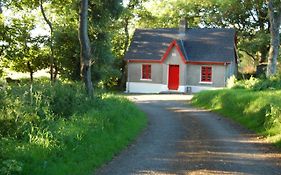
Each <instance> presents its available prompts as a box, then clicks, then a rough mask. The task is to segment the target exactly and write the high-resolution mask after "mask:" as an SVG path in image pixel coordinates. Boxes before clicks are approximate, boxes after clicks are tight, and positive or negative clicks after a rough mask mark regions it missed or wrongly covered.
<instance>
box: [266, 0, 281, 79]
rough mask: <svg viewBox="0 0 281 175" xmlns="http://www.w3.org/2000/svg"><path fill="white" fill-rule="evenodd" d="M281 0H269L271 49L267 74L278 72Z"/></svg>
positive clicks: (268, 75)
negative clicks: (280, 0)
mask: <svg viewBox="0 0 281 175" xmlns="http://www.w3.org/2000/svg"><path fill="white" fill-rule="evenodd" d="M280 10H281V2H279V0H277V1H276V0H269V1H268V13H269V20H270V36H271V38H270V49H269V54H268V65H267V72H266V76H267V77H270V76H272V75H275V74H276V65H277V58H278V53H279V45H280V36H279V28H280V23H281V12H280Z"/></svg>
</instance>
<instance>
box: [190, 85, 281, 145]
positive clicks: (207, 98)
mask: <svg viewBox="0 0 281 175" xmlns="http://www.w3.org/2000/svg"><path fill="white" fill-rule="evenodd" d="M280 97H281V90H267V91H253V90H246V89H229V90H217V91H203V92H201V93H198V94H195V96H194V97H193V99H192V104H193V105H195V106H198V107H202V108H205V109H210V110H212V111H214V112H217V113H219V114H221V115H223V116H226V117H229V118H232V119H233V120H235V121H237V122H239V123H241V124H242V125H243V126H245V127H247V128H249V129H251V130H254V131H256V132H257V133H258V134H261V135H263V136H266V138H267V140H268V141H269V142H272V143H275V144H276V145H277V146H279V147H281V98H280Z"/></svg>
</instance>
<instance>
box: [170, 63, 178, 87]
mask: <svg viewBox="0 0 281 175" xmlns="http://www.w3.org/2000/svg"><path fill="white" fill-rule="evenodd" d="M179 73H180V69H179V65H169V75H168V76H169V79H168V88H169V90H178V88H179Z"/></svg>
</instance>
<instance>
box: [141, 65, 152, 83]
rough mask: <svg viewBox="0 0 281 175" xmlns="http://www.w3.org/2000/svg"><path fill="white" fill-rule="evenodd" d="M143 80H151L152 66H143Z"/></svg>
mask: <svg viewBox="0 0 281 175" xmlns="http://www.w3.org/2000/svg"><path fill="white" fill-rule="evenodd" d="M142 79H148V80H150V79H151V65H150V64H143V65H142Z"/></svg>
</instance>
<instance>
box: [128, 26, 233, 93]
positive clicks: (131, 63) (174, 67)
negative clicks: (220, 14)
mask: <svg viewBox="0 0 281 175" xmlns="http://www.w3.org/2000/svg"><path fill="white" fill-rule="evenodd" d="M237 57H238V56H237V52H236V32H235V30H234V29H226V28H187V25H186V24H185V22H183V21H181V24H180V27H179V29H174V28H165V29H136V31H135V33H134V37H133V40H132V43H131V45H130V47H129V49H128V51H127V53H126V55H125V60H126V61H127V69H128V71H127V72H128V75H127V84H126V91H127V92H128V93H161V92H169V91H171V92H187V91H191V92H199V91H201V90H205V89H214V88H221V87H225V86H226V81H227V79H228V78H230V77H231V76H233V75H236V73H237Z"/></svg>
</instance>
